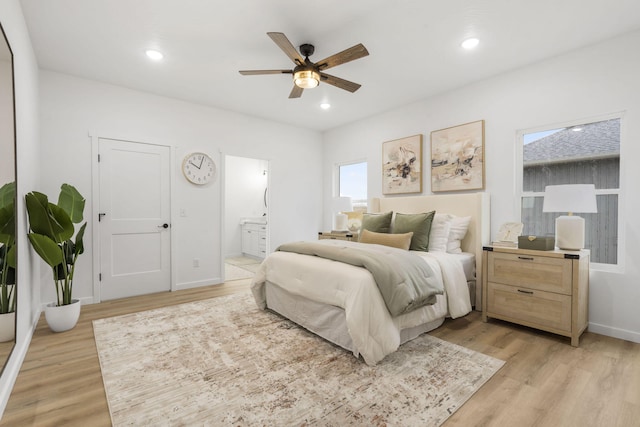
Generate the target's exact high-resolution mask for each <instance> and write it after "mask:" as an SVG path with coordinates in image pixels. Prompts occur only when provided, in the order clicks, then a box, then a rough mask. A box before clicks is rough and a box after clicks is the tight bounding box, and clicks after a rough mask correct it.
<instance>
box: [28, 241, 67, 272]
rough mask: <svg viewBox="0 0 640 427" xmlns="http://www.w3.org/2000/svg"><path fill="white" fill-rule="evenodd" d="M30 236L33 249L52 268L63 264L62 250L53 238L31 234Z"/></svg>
mask: <svg viewBox="0 0 640 427" xmlns="http://www.w3.org/2000/svg"><path fill="white" fill-rule="evenodd" d="M28 236H29V241H30V242H31V245H32V246H33V249H35V251H36V253H37V254H38V255H40V258H42V259H43V260H44V262H46V263H47V264H49V266H50V267H51V268H54V267H56V266H57V265H58V264H61V263H62V260H63V259H62V248H61V247H60V246H58V244H57V243H56V242H54V241H53V240H52V239H51V238H49V237H48V236H44V235H42V234H36V233H29V234H28Z"/></svg>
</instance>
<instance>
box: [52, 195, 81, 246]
mask: <svg viewBox="0 0 640 427" xmlns="http://www.w3.org/2000/svg"><path fill="white" fill-rule="evenodd" d="M49 218H50V220H51V223H52V224H53V225H54V230H58V231H57V232H58V234H57V235H56V238H54V239H53V240H55V241H56V242H58V243H62V242H64V241H66V240H69V239H71V238H72V237H73V232H74V231H75V229H74V227H73V223H72V222H71V218H69V214H67V212H66V211H65V210H64V209H62V208H61V207H59V206H57V205H54V204H53V203H49Z"/></svg>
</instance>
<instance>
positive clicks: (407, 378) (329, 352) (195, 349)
mask: <svg viewBox="0 0 640 427" xmlns="http://www.w3.org/2000/svg"><path fill="white" fill-rule="evenodd" d="M93 327H94V334H95V339H96V345H97V348H98V354H99V357H100V365H101V368H102V377H103V381H104V386H105V390H106V393H107V400H108V403H109V410H110V412H111V420H112V423H113V425H114V426H124V425H135V426H142V425H149V426H158V425H184V426H192V425H211V426H219V425H233V426H243V425H262V426H288V425H319V426H325V425H328V426H346V425H376V426H379V425H387V424H388V425H406V426H418V425H419V426H438V425H440V424H442V423H443V422H444V421H445V420H446V419H447V418H448V417H449V416H450V415H451V414H452V413H454V412H455V411H456V410H457V409H458V408H459V407H460V406H461V405H462V404H463V403H464V402H465V401H466V400H468V399H469V398H470V397H471V396H472V395H473V393H475V392H476V391H477V390H478V389H479V388H480V387H481V386H482V385H483V384H484V383H485V382H486V381H487V380H489V379H490V378H491V376H492V375H493V374H495V373H496V372H497V371H498V369H500V367H501V366H502V365H503V363H504V362H503V361H500V360H497V359H494V358H492V357H489V356H486V355H483V354H481V353H477V352H475V351H472V350H469V349H466V348H464V347H460V346H457V345H454V344H450V343H447V342H445V341H442V340H440V339H437V338H435V337H431V336H429V335H422V336H421V337H418V338H417V339H415V340H413V341H410V342H409V343H406V344H404V345H403V346H401V347H400V349H399V350H398V351H397V352H396V353H393V354H391V355H389V356H387V357H386V358H385V359H384V360H383V361H382V362H380V363H379V364H378V365H376V366H367V365H366V364H365V363H364V362H363V361H362V359H358V358H356V357H354V356H353V354H352V353H350V352H347V351H345V350H343V349H341V348H339V347H336V346H334V345H332V344H330V343H329V342H327V341H325V340H323V339H321V338H319V337H317V336H315V335H313V334H311V333H310V332H308V331H306V330H305V329H303V328H300V327H298V326H297V325H295V324H294V323H292V322H290V321H288V320H285V319H283V318H282V317H280V316H279V315H277V314H274V313H272V312H269V311H261V310H258V309H257V307H256V305H255V303H254V302H253V298H252V296H251V294H249V293H242V294H236V295H231V296H227V297H220V298H213V299H208V300H203V301H198V302H193V303H188V304H182V305H176V306H171V307H166V308H162V309H158V310H151V311H145V312H140V313H135V314H130V315H125V316H119V317H112V318H107V319H100V320H95V321H94V322H93Z"/></svg>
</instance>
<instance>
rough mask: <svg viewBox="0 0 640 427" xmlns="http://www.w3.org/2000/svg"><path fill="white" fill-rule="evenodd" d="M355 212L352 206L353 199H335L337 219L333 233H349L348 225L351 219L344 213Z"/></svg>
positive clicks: (334, 205) (334, 222)
mask: <svg viewBox="0 0 640 427" xmlns="http://www.w3.org/2000/svg"><path fill="white" fill-rule="evenodd" d="M351 210H353V208H352V205H351V197H334V198H333V212H335V218H334V221H333V231H339V232H347V231H349V228H348V223H349V219H348V217H347V214H345V213H343V212H351Z"/></svg>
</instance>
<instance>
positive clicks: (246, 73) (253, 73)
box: [238, 70, 293, 76]
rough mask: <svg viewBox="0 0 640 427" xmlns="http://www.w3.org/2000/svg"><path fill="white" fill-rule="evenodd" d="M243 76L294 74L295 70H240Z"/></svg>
mask: <svg viewBox="0 0 640 427" xmlns="http://www.w3.org/2000/svg"><path fill="white" fill-rule="evenodd" d="M238 72H239V73H240V74H242V75H243V76H257V75H259V74H293V70H240V71H238Z"/></svg>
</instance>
